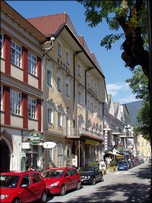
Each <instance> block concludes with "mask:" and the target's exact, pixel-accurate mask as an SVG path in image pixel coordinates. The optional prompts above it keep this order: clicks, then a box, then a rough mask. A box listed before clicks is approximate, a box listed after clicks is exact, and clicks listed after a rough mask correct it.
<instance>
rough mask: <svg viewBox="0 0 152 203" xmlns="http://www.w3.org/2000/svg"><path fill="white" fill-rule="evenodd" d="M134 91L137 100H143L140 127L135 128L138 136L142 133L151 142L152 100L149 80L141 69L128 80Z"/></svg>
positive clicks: (139, 120) (139, 113)
mask: <svg viewBox="0 0 152 203" xmlns="http://www.w3.org/2000/svg"><path fill="white" fill-rule="evenodd" d="M126 82H127V83H129V86H130V87H131V89H132V92H133V93H134V94H136V98H137V99H141V100H143V103H142V108H141V109H140V110H139V112H138V114H137V121H138V126H134V129H135V132H136V134H138V133H141V134H142V135H143V137H144V138H145V139H147V140H148V141H151V137H150V130H149V127H150V126H149V124H150V100H149V91H148V78H147V77H146V76H145V74H144V73H143V70H142V68H141V67H138V68H136V69H135V70H134V71H133V76H132V78H130V79H127V80H126Z"/></svg>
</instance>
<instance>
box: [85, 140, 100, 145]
mask: <svg viewBox="0 0 152 203" xmlns="http://www.w3.org/2000/svg"><path fill="white" fill-rule="evenodd" d="M85 144H91V145H98V144H99V142H98V141H95V140H89V139H86V141H85Z"/></svg>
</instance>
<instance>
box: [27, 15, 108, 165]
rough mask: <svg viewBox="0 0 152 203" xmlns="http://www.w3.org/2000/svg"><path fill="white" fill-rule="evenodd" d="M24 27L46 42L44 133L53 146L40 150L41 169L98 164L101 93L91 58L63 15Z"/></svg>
mask: <svg viewBox="0 0 152 203" xmlns="http://www.w3.org/2000/svg"><path fill="white" fill-rule="evenodd" d="M54 21H55V22H58V23H57V24H56V25H54ZM29 22H30V23H32V24H33V25H34V26H35V27H36V28H37V29H39V30H40V31H41V32H42V33H43V34H44V35H45V36H46V37H47V38H48V43H46V44H45V45H44V46H43V51H44V57H43V70H44V72H43V81H44V83H43V93H44V94H43V101H44V105H43V110H44V111H43V130H44V136H45V141H46V142H54V143H56V146H55V147H54V148H52V149H46V150H45V151H46V157H47V158H46V159H47V162H46V164H47V165H46V166H45V167H49V166H66V165H74V166H77V167H79V166H82V165H85V164H88V163H89V162H91V161H99V160H100V156H101V150H102V149H101V143H102V142H103V140H104V137H103V103H104V99H105V91H106V87H105V81H104V75H103V73H102V71H101V68H100V66H99V64H98V62H97V60H96V58H95V56H94V54H93V53H90V51H89V49H88V47H87V45H86V42H85V40H84V38H83V37H82V36H78V35H77V33H76V31H75V29H74V27H73V25H72V22H71V21H70V18H69V16H68V15H67V14H66V13H61V14H57V15H52V16H51V15H49V16H43V17H38V18H32V19H29ZM46 25H47V26H46ZM48 25H49V26H48ZM51 39H53V41H51V46H50V48H49V46H48V44H50V43H49V40H51ZM101 90H102V91H101Z"/></svg>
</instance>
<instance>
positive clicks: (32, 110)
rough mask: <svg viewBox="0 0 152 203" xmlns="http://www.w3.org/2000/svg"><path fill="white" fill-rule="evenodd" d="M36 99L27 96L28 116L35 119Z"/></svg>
mask: <svg viewBox="0 0 152 203" xmlns="http://www.w3.org/2000/svg"><path fill="white" fill-rule="evenodd" d="M36 106H37V102H36V99H34V98H32V97H28V117H29V118H32V119H35V118H36Z"/></svg>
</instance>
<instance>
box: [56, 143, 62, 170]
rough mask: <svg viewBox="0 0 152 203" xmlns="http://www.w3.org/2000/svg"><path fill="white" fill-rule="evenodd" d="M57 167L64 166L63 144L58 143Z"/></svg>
mask: <svg viewBox="0 0 152 203" xmlns="http://www.w3.org/2000/svg"><path fill="white" fill-rule="evenodd" d="M57 167H63V145H62V144H61V143H58V144H57Z"/></svg>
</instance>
